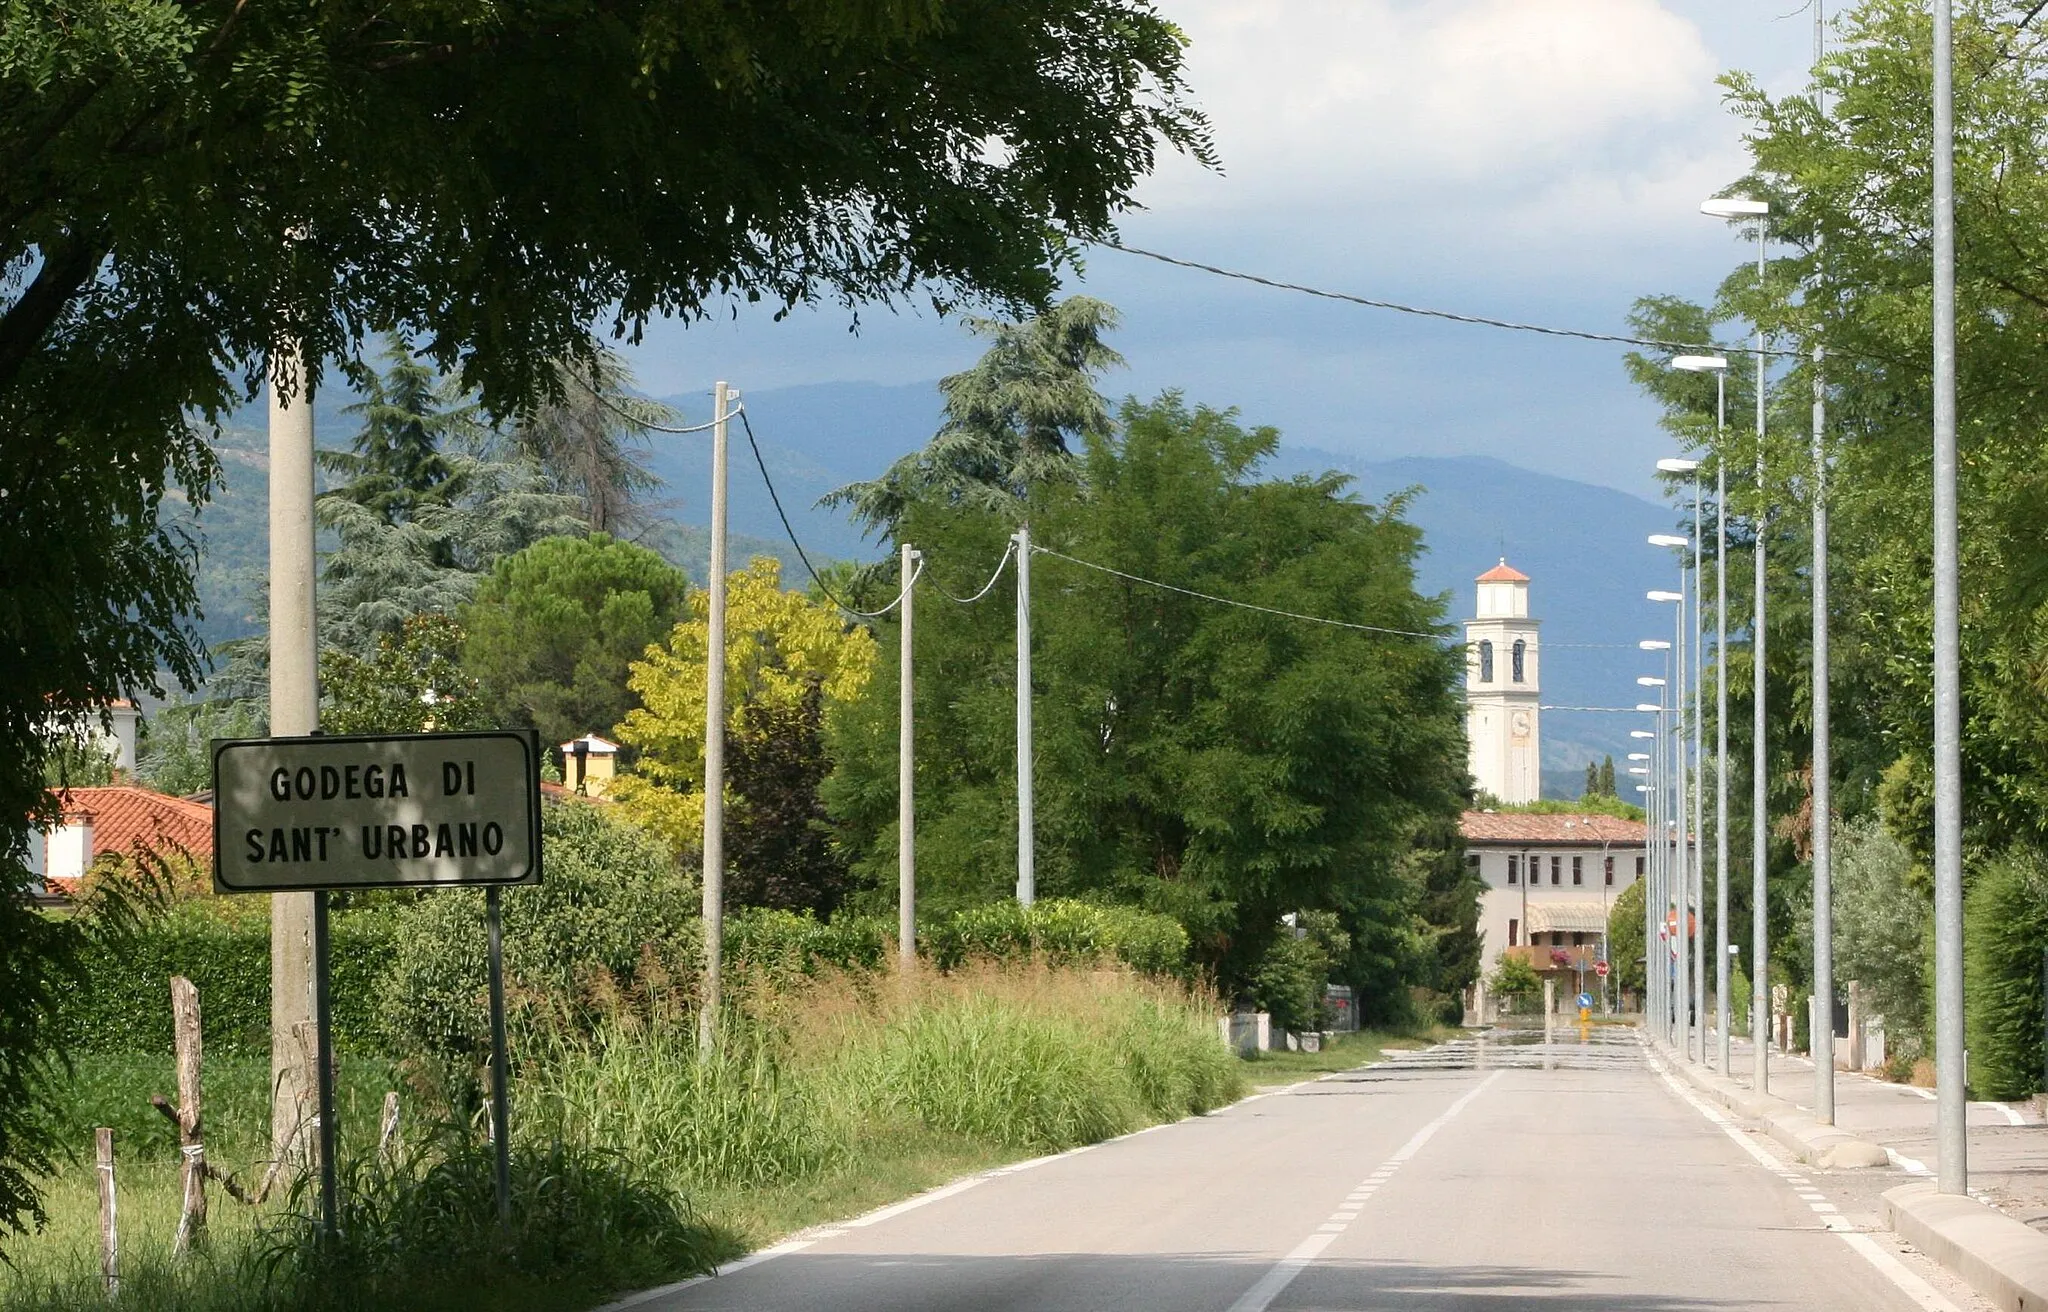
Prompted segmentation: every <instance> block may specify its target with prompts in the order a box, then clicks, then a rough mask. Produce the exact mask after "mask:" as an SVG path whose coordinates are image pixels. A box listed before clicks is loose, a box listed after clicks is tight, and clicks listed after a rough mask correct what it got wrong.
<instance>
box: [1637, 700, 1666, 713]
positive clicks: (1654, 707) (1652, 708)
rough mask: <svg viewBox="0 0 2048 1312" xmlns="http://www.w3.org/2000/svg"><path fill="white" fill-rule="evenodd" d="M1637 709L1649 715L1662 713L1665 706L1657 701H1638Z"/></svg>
mask: <svg viewBox="0 0 2048 1312" xmlns="http://www.w3.org/2000/svg"><path fill="white" fill-rule="evenodd" d="M1636 709H1637V710H1639V711H1642V712H1643V713H1645V714H1647V715H1656V714H1659V713H1661V712H1662V711H1663V709H1664V708H1663V707H1661V706H1659V705H1658V704H1657V703H1655V702H1637V703H1636Z"/></svg>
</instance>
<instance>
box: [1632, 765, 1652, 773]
mask: <svg viewBox="0 0 2048 1312" xmlns="http://www.w3.org/2000/svg"><path fill="white" fill-rule="evenodd" d="M1628 772H1629V773H1630V774H1642V775H1647V774H1648V773H1650V771H1649V769H1648V767H1646V766H1641V765H1632V766H1630V767H1629V768H1628Z"/></svg>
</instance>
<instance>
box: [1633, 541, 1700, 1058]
mask: <svg viewBox="0 0 2048 1312" xmlns="http://www.w3.org/2000/svg"><path fill="white" fill-rule="evenodd" d="M1657 536H1658V537H1662V536H1664V535H1662V534H1659V535H1657ZM1651 541H1653V542H1655V541H1656V538H1654V537H1653V538H1652V539H1651ZM1675 541H1676V542H1677V543H1678V545H1680V546H1683V545H1684V544H1685V539H1683V538H1676V539H1675ZM1679 579H1680V583H1681V586H1682V585H1683V582H1684V571H1683V570H1682V569H1681V570H1680V575H1679ZM1645 595H1646V596H1648V598H1649V599H1650V600H1651V601H1654V602H1675V603H1676V604H1677V609H1676V610H1675V611H1674V612H1673V615H1672V626H1671V639H1672V640H1671V643H1670V644H1667V646H1671V647H1675V648H1676V650H1675V652H1674V653H1673V654H1674V655H1675V656H1676V660H1675V661H1674V662H1673V664H1672V667H1671V668H1672V669H1673V670H1674V672H1675V675H1676V678H1677V680H1678V684H1677V688H1676V689H1675V691H1676V693H1677V696H1675V697H1673V698H1672V699H1671V700H1670V709H1671V712H1672V725H1671V728H1672V732H1671V739H1672V741H1671V744H1670V751H1671V764H1670V775H1671V798H1672V806H1671V810H1670V812H1669V813H1664V812H1660V813H1659V818H1658V826H1657V847H1658V850H1659V851H1660V852H1662V853H1664V870H1665V881H1666V883H1667V884H1669V885H1670V886H1671V888H1670V890H1669V891H1670V892H1672V893H1673V894H1675V901H1676V903H1677V906H1678V926H1677V930H1676V932H1675V933H1674V935H1673V944H1674V946H1675V947H1676V949H1677V957H1676V961H1675V963H1674V964H1675V965H1676V968H1677V969H1676V985H1677V992H1678V998H1677V1004H1678V1005H1677V1009H1676V1019H1675V1020H1674V1022H1673V1034H1672V1041H1673V1043H1674V1045H1675V1046H1676V1047H1677V1048H1678V1050H1679V1052H1680V1053H1682V1054H1683V1055H1684V1058H1685V1060H1687V1061H1691V1060H1692V1011H1693V1009H1692V1004H1691V999H1690V997H1689V996H1688V995H1689V993H1690V990H1689V988H1688V987H1687V980H1688V978H1689V974H1688V969H1687V960H1688V954H1689V953H1690V951H1691V945H1690V944H1689V943H1688V942H1687V939H1688V938H1689V936H1690V935H1689V927H1690V921H1691V904H1690V902H1691V879H1690V876H1689V874H1688V866H1687V863H1686V856H1687V852H1686V837H1685V752H1684V749H1683V747H1682V745H1681V743H1680V741H1679V740H1680V738H1681V735H1680V734H1679V733H1677V732H1676V729H1677V726H1678V725H1679V724H1681V723H1682V722H1683V720H1684V716H1685V593H1684V592H1683V591H1679V592H1670V591H1667V590H1665V589H1662V588H1658V589H1653V590H1652V591H1650V592H1649V593H1647V594H1645ZM1657 727H1658V731H1659V732H1660V733H1662V732H1665V731H1666V730H1665V725H1664V723H1663V722H1662V721H1661V720H1660V721H1659V723H1658V726H1657ZM1674 819H1675V820H1676V822H1677V823H1676V825H1675V826H1674V825H1673V824H1672V821H1673V820H1674Z"/></svg>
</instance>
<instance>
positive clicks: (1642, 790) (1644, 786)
mask: <svg viewBox="0 0 2048 1312" xmlns="http://www.w3.org/2000/svg"><path fill="white" fill-rule="evenodd" d="M1636 791H1637V792H1639V793H1647V792H1649V791H1650V786H1649V785H1648V784H1637V785H1636Z"/></svg>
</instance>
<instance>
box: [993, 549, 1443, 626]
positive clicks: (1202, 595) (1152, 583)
mask: <svg viewBox="0 0 2048 1312" xmlns="http://www.w3.org/2000/svg"><path fill="white" fill-rule="evenodd" d="M1031 550H1032V551H1034V552H1036V553H1038V554H1039V555H1042V556H1051V557H1053V558H1054V559H1056V560H1064V561H1066V562H1068V563H1069V564H1073V565H1079V566H1081V567H1082V568H1084V569H1092V570H1099V571H1101V572H1102V573H1104V574H1114V575H1116V576H1117V577H1118V578H1120V579H1128V580H1129V581H1130V582H1132V583H1142V584H1144V585H1145V586H1146V587H1150V588H1160V589H1162V590H1164V591H1167V592H1178V593H1180V594H1181V595H1182V596H1187V597H1195V598H1199V599H1200V600H1202V601H1213V602H1216V603H1218V604H1220V605H1224V606H1236V607H1237V608H1238V609H1240V610H1255V611H1260V612H1262V613H1264V614H1267V615H1279V616H1282V617H1284V618H1286V619H1290V620H1303V621H1306V622H1307V623H1310V624H1327V625H1329V626H1330V627H1331V628H1336V629H1356V630H1358V631H1359V632H1361V633H1385V634H1390V635H1392V636H1394V637H1397V638H1428V639H1431V640H1432V641H1435V642H1442V641H1444V640H1445V638H1446V635H1444V634H1441V633H1423V632H1420V631H1418V630H1415V629H1388V628H1382V627H1381V626H1379V625H1377V624H1353V623H1352V622H1351V621H1350V620H1333V619H1329V618H1327V617H1325V616H1322V615H1304V614H1302V613H1301V612H1299V611H1292V610H1281V609H1280V608H1279V607H1277V606H1261V605H1259V604H1257V603H1256V602H1250V601H1234V600H1232V599H1231V598H1229V597H1219V596H1217V595H1216V594H1214V593H1212V592H1197V591H1195V590H1194V589H1193V588H1183V587H1179V586H1177V585H1175V584H1172V583H1161V582H1160V581H1159V580H1158V579H1148V578H1145V577H1143V576H1141V575H1137V574H1129V573H1126V572H1124V571H1123V570H1120V569H1115V568H1112V567H1111V566H1108V565H1098V564H1096V563H1095V562H1094V561H1092V560H1082V559H1081V558H1080V557H1079V556H1069V555H1068V554H1066V553H1065V552H1063V551H1054V550H1053V549H1052V548H1051V547H1041V546H1039V545H1038V544H1037V543H1035V542H1034V543H1033V544H1032V545H1031Z"/></svg>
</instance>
